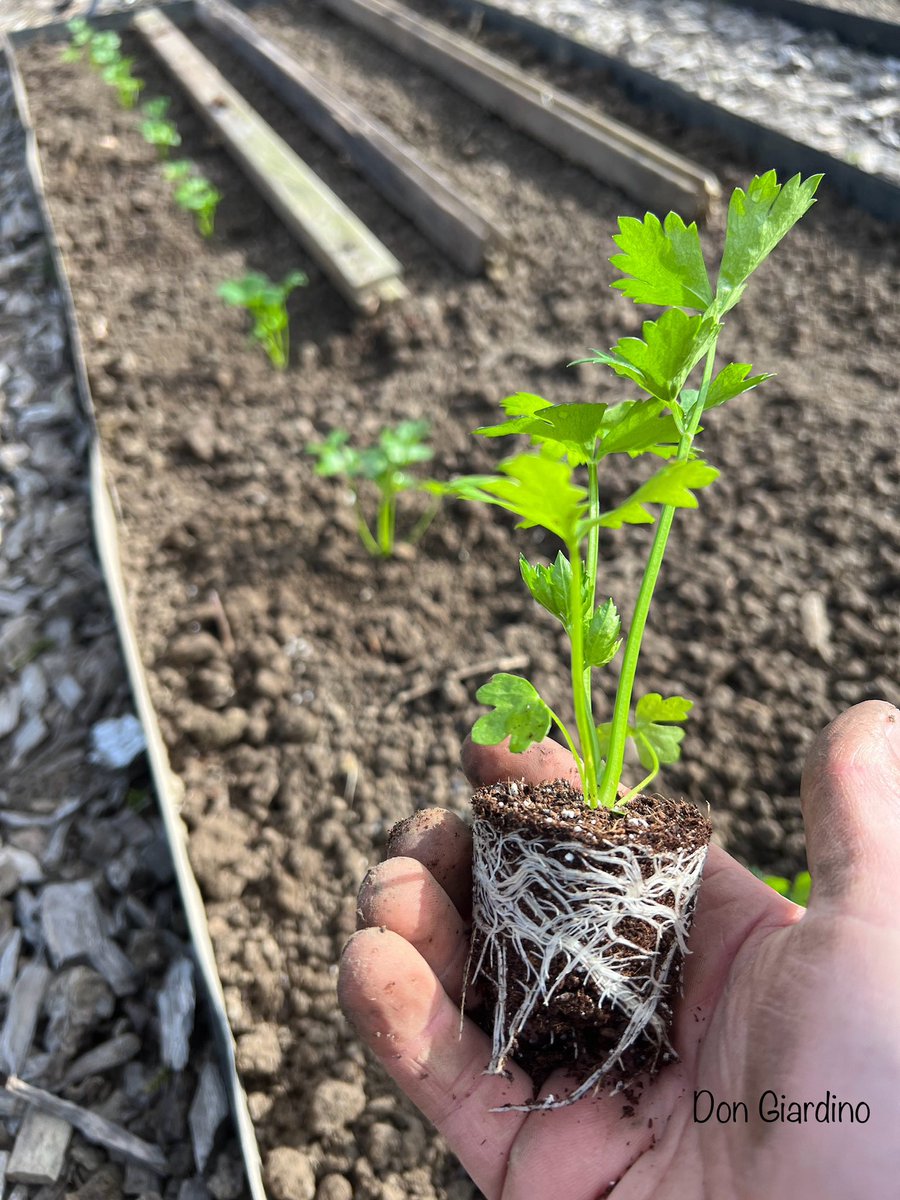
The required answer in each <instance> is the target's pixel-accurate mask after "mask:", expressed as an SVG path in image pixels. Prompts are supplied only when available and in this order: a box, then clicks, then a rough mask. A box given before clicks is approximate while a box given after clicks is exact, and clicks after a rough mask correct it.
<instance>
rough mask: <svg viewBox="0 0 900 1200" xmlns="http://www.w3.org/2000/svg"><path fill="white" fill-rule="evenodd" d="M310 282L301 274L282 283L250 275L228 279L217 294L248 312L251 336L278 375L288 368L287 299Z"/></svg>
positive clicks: (289, 277)
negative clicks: (251, 327)
mask: <svg viewBox="0 0 900 1200" xmlns="http://www.w3.org/2000/svg"><path fill="white" fill-rule="evenodd" d="M307 282H308V280H307V278H306V276H305V275H304V274H303V272H302V271H291V272H290V274H289V275H286V276H285V277H284V279H283V280H282V281H281V283H274V282H273V281H272V280H271V279H269V278H268V277H267V276H265V275H259V274H257V273H256V272H255V271H251V272H250V273H249V274H248V275H245V276H244V277H243V278H242V279H229V280H228V281H227V282H226V283H223V284H221V285H220V287H219V290H218V294H219V296H221V298H222V299H223V300H224V301H225V303H226V304H231V305H234V306H235V307H237V308H246V309H247V311H248V312H249V313H250V315H251V316H252V317H253V329H252V331H251V336H252V337H254V338H256V340H257V341H258V342H260V343H261V344H262V346H263V348H264V349H265V351H266V354H268V356H269V361H270V362H271V363H272V366H273V367H274V368H275V369H276V371H283V370H285V369H286V367H287V364H288V354H289V343H288V334H289V331H288V314H287V298H288V296H289V295H290V294H291V292H292V291H293V290H294V288H298V287H303V286H304V285H305V284H306V283H307Z"/></svg>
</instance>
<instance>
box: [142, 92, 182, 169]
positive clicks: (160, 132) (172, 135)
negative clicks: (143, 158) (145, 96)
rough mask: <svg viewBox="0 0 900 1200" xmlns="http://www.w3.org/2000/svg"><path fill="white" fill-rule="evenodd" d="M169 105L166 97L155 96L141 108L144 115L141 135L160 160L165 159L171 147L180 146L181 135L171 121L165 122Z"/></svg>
mask: <svg viewBox="0 0 900 1200" xmlns="http://www.w3.org/2000/svg"><path fill="white" fill-rule="evenodd" d="M170 103H171V101H170V100H169V98H168V97H167V96H157V98H156V99H155V100H148V101H147V103H146V104H144V105H142V106H141V112H142V113H143V114H144V119H143V121H141V133H142V134H143V135H144V140H145V141H147V142H149V143H150V145H151V146H155V147H156V149H157V152H158V153H159V155H160V157H161V158H167V157H168V154H169V151H170V150H171V149H172V148H173V147H175V146H180V145H181V134H180V133H179V132H178V130H177V129H176V127H175V126H174V125H173V124H172V122H171V121H168V120H166V113H167V112H168V111H169V105H170Z"/></svg>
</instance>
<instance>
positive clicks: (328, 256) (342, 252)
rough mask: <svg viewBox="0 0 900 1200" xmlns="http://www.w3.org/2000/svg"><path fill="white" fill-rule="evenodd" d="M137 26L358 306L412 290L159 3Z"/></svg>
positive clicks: (385, 253)
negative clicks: (164, 11)
mask: <svg viewBox="0 0 900 1200" xmlns="http://www.w3.org/2000/svg"><path fill="white" fill-rule="evenodd" d="M134 27H135V29H137V31H138V32H139V33H140V34H141V36H142V37H143V38H144V40H145V41H146V42H147V45H148V46H149V47H150V49H151V50H152V51H153V52H154V53H155V54H156V55H157V56H158V57H159V59H160V60H161V61H162V62H163V63H164V64H165V66H166V67H167V68H168V69H169V70H170V71H171V72H172V74H173V75H174V76H175V77H176V79H177V80H178V82H179V84H180V85H181V87H182V88H183V89H184V91H185V93H186V94H187V96H188V97H189V99H190V100H191V102H192V103H193V105H194V107H195V108H196V109H197V111H198V112H199V113H200V115H201V116H202V117H203V118H204V119H205V120H206V121H207V122H208V123H209V124H210V125H211V126H212V127H213V128H214V129H215V130H216V131H217V132H218V134H219V135H220V137H221V138H222V139H223V141H224V143H225V146H226V148H227V150H228V152H229V153H230V154H231V156H232V157H233V158H234V159H235V160H236V161H237V162H238V163H239V164H240V166H241V167H242V168H243V170H244V171H245V172H246V173H247V175H249V177H250V178H251V179H252V180H253V182H254V183H255V185H256V186H257V188H258V189H259V191H260V192H261V193H262V195H263V196H265V198H266V200H267V201H268V202H269V204H271V206H272V207H273V208H274V209H275V211H276V212H277V213H278V214H279V216H280V217H281V218H282V220H283V221H284V223H285V224H286V225H287V227H288V228H289V229H290V230H291V232H292V233H293V234H294V236H295V237H297V238H298V240H299V241H300V242H302V244H303V245H304V246H305V247H306V249H307V251H308V252H309V254H310V255H311V257H312V258H314V259H315V261H316V262H317V263H318V264H319V266H321V267H322V269H323V270H324V272H325V273H326V275H328V277H329V278H330V279H331V280H332V282H333V283H334V284H335V286H336V287H337V289H338V290H339V291H340V292H341V294H342V295H343V296H344V297H345V299H347V300H348V301H349V302H350V304H352V305H353V307H354V308H357V309H360V310H362V311H363V312H373V311H374V310H375V309H377V308H378V307H379V305H380V304H381V303H382V302H384V301H391V300H400V299H403V297H404V296H406V295H407V291H406V288H405V286H404V285H403V283H402V281H401V278H400V276H401V274H402V268H401V266H400V263H399V262H398V261H397V259H396V258H395V257H394V256H393V254H391V253H390V251H389V250H388V249H387V248H386V247H385V246H383V245H382V244H381V242H380V241H378V239H377V238H376V237H375V236H374V234H372V233H371V232H370V231H369V230H368V229H367V228H366V227H365V225H363V223H362V222H361V221H360V220H359V219H358V218H357V217H356V216H354V214H353V213H352V212H351V211H350V210H349V208H347V206H346V205H345V204H344V203H343V202H342V201H341V200H339V199H338V197H337V196H336V195H335V194H334V192H332V191H331V189H330V188H328V187H326V186H325V184H324V183H323V182H322V181H321V180H320V179H319V178H318V176H317V175H316V174H315V172H313V171H312V170H311V169H310V168H309V167H308V166H307V165H306V163H304V162H303V161H302V159H300V158H299V157H298V156H297V155H296V154H295V153H294V152H293V150H291V148H290V147H289V146H288V145H287V143H286V142H285V141H283V139H282V138H280V137H278V135H277V134H276V133H275V132H274V130H272V129H271V128H270V126H269V125H267V124H266V122H265V121H264V120H263V119H262V117H260V115H259V114H258V113H257V112H256V111H255V110H254V109H253V108H251V107H250V105H249V104H248V103H247V102H246V101H245V100H244V98H243V97H242V96H241V95H240V93H239V92H237V91H236V90H235V89H234V88H233V87H232V86H231V85H230V84H229V83H227V82H226V81H225V79H224V78H223V77H222V75H221V74H220V73H219V72H218V71H217V70H216V69H215V67H214V66H213V65H212V63H210V62H209V61H208V59H206V58H205V57H204V56H203V55H202V54H201V53H200V51H199V50H198V49H197V48H196V47H195V46H194V45H192V43H191V42H190V41H189V40H188V39H187V38H186V37H185V35H184V34H183V33H182V32H181V31H180V30H179V29H177V28H176V27H175V26H174V25H173V24H172V22H171V21H170V20H169V19H168V18H167V17H166V16H165V15H164V14H163V13H162V12H160V10H159V9H158V8H148V9H145V10H144V11H142V12H139V13H137V14H136V16H135V17H134Z"/></svg>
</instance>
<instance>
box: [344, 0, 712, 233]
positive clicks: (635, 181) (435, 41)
mask: <svg viewBox="0 0 900 1200" xmlns="http://www.w3.org/2000/svg"><path fill="white" fill-rule="evenodd" d="M322 2H323V3H324V4H325V6H326V7H327V8H329V9H331V10H332V11H333V12H335V13H337V14H338V15H339V16H341V17H343V18H345V20H347V21H350V22H352V23H353V24H354V25H357V26H358V27H359V28H361V29H363V30H365V31H366V32H367V33H370V34H372V35H373V36H374V37H377V38H379V39H380V40H381V41H383V42H385V43H386V44H387V45H388V46H389V47H390V48H391V49H392V50H395V51H397V52H398V53H400V54H403V55H406V56H407V57H408V58H411V59H412V60H413V61H414V62H416V63H418V64H419V65H420V66H423V67H425V68H427V69H428V70H430V71H433V72H434V73H435V74H436V75H439V76H441V77H442V78H443V79H445V80H446V81H447V82H448V83H449V84H450V85H451V86H452V87H454V88H456V89H457V90H458V91H460V92H464V93H466V94H467V95H469V96H471V97H472V98H473V99H474V100H477V101H478V103H479V104H481V105H482V106H483V107H484V108H486V109H488V110H489V111H490V112H493V113H496V114H497V116H500V117H502V118H503V119H504V120H506V121H508V122H509V124H510V125H513V126H515V127H516V128H517V129H521V130H522V131H523V132H525V133H528V134H530V135H531V136H532V137H534V138H535V139H536V140H537V141H540V142H543V143H544V145H546V146H548V147H549V148H550V149H551V150H554V151H556V153H558V154H561V155H563V156H564V157H566V158H568V159H570V160H571V161H572V162H575V163H578V164H579V165H580V166H583V167H586V168H587V169H588V170H589V171H590V172H591V173H592V174H593V175H595V176H596V177H597V178H598V179H600V180H602V181H603V182H604V183H610V184H615V185H616V186H617V187H620V188H621V189H622V190H623V191H624V192H627V193H628V195H630V196H631V197H632V198H634V199H636V200H638V201H639V203H640V204H641V205H644V206H647V207H650V208H654V209H657V210H663V209H666V208H673V209H676V210H677V211H678V212H680V213H681V214H682V216H685V217H688V218H691V217H698V216H703V215H704V214H705V212H706V211H707V209H708V207H709V204H710V202H711V201H712V200H713V199H714V198H715V197H716V196H718V195H719V193H720V187H719V183H718V180H717V179H716V177H715V176H714V175H711V174H710V173H709V172H708V171H704V170H703V169H702V168H700V167H698V166H696V165H695V164H694V163H691V162H689V161H688V160H687V159H685V158H682V157H681V156H680V155H677V154H673V153H671V152H670V151H668V150H666V149H665V148H664V147H662V146H660V145H659V144H658V143H656V142H653V141H652V140H651V139H649V138H645V137H643V136H642V135H641V134H639V133H637V132H636V131H635V130H633V129H629V128H628V126H627V125H622V124H621V123H620V122H618V121H613V120H612V119H610V118H608V117H604V116H603V115H602V114H601V113H599V112H598V111H597V110H596V109H593V108H590V107H588V106H587V105H585V104H582V103H581V102H580V101H578V100H576V99H575V98H574V97H572V96H569V95H567V94H566V93H565V92H561V91H559V90H558V89H556V88H553V87H551V86H550V85H549V84H544V83H540V82H537V81H535V80H534V79H532V78H531V77H530V76H529V75H528V74H527V73H526V72H524V71H521V70H519V69H518V68H517V67H514V66H513V65H512V64H511V63H508V62H506V61H505V60H504V59H502V58H499V57H498V56H497V55H495V54H490V53H488V52H487V51H486V50H482V49H481V48H480V47H478V46H475V45H474V44H473V43H472V42H470V41H468V40H467V39H465V38H461V37H459V36H457V35H456V34H453V33H450V32H448V31H447V30H445V29H443V28H442V27H441V26H440V25H437V24H436V23H435V22H433V21H427V20H425V19H424V18H422V17H419V16H416V15H414V14H413V13H411V12H409V11H408V10H407V9H405V8H403V7H402V6H401V5H398V4H394V3H393V2H392V0H322Z"/></svg>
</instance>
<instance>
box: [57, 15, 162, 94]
mask: <svg viewBox="0 0 900 1200" xmlns="http://www.w3.org/2000/svg"><path fill="white" fill-rule="evenodd" d="M66 28H67V29H68V30H69V33H70V34H71V41H70V43H69V45H68V46H67V47H66V49H65V50H64V51H63V54H62V58H63V62H80V61H81V59H82V58H83V57H84V55H85V54H87V57H88V60H89V61H90V63H91V66H93V67H95V68H96V69H97V70H98V71H99V72H100V78H101V79H102V80H103V82H104V83H106V84H109V86H110V87H114V88H115V89H116V92H117V94H118V97H119V103H120V104H121V105H122V107H123V108H134V106H135V104H136V103H137V99H138V96H139V95H140V94H141V91H142V90H143V87H144V84H143V82H142V81H141V80H140V79H137V78H136V77H135V76H134V75H133V74H132V73H131V68H132V66H133V65H134V59H131V58H123V57H122V39H121V38H120V37H119V35H118V34H117V33H115V32H114V31H113V30H111V29H106V30H94V29H91V27H90V25H89V24H88V23H87V21H85V20H84V18H83V17H77V18H76V19H75V20H74V21H70V22H69V23H68V25H67V26H66Z"/></svg>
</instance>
